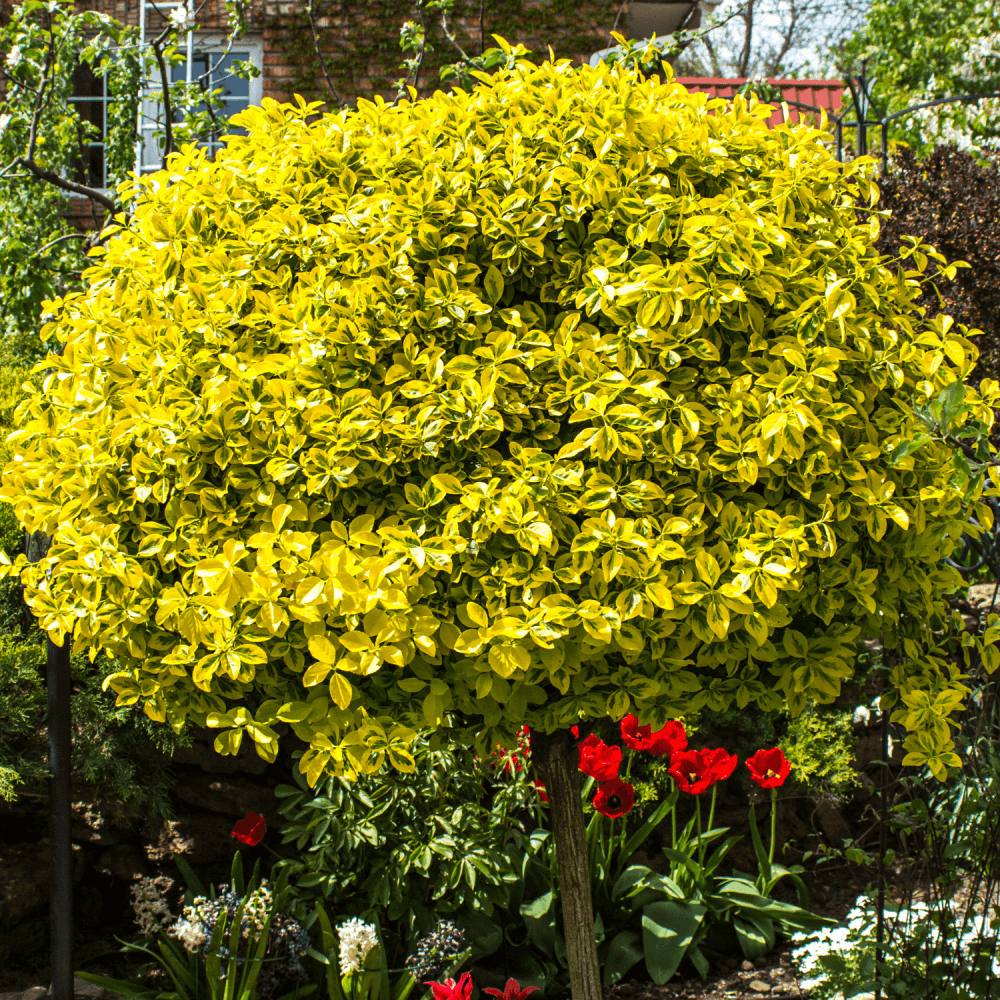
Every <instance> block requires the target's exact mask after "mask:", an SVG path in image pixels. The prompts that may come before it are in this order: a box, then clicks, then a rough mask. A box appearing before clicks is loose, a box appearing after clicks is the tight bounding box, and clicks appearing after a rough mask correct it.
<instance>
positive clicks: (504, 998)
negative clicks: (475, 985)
mask: <svg viewBox="0 0 1000 1000" xmlns="http://www.w3.org/2000/svg"><path fill="white" fill-rule="evenodd" d="M537 989H538V987H537V986H526V987H525V988H524V989H523V990H522V989H521V984H520V983H519V982H518V981H517V980H516V979H508V980H507V986H506V987H505V988H504V989H503V991H501V990H495V989H493V988H492V987H490V986H484V987H483V993H489V995H490V996H491V997H499V998H500V1000H524V998H525V997H526V996H527V995H528V994H529V993H531V992H532V990H537Z"/></svg>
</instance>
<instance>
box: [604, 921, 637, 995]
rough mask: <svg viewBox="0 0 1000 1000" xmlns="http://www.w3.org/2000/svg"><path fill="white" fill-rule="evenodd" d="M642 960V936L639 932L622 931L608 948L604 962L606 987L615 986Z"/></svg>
mask: <svg viewBox="0 0 1000 1000" xmlns="http://www.w3.org/2000/svg"><path fill="white" fill-rule="evenodd" d="M641 960H642V935H641V934H640V933H639V932H638V931H621V932H620V933H619V934H616V935H615V936H614V938H613V939H612V941H611V946H610V948H608V957H607V959H606V960H605V962H604V985H605V986H614V984H615V983H617V982H618V980H619V979H621V978H622V977H623V976H624V975H625V974H626V973H627V972H628V971H629V970H630V969H631V968H632V966H633V965H635V964H636V962H639V961H641Z"/></svg>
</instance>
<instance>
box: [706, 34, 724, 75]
mask: <svg viewBox="0 0 1000 1000" xmlns="http://www.w3.org/2000/svg"><path fill="white" fill-rule="evenodd" d="M702 41H703V42H704V43H705V48H706V49H708V57H709V58H710V59H711V60H712V72H713V73H714V74H715V77H716V79H720V78H721V77H722V67H721V66H720V65H719V55H718V53H717V52H716V51H715V45H714V44H713V42H712V39H711V37H710V36H708V35H705V37H704V38H702Z"/></svg>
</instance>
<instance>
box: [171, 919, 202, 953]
mask: <svg viewBox="0 0 1000 1000" xmlns="http://www.w3.org/2000/svg"><path fill="white" fill-rule="evenodd" d="M170 933H171V934H172V935H173V936H174V937H175V938H177V940H178V941H180V943H181V944H182V945H184V949H185V951H197V950H198V949H199V948H200V947H201V946H202V945H203V944H204V943H205V942H206V941H207V940H208V935H207V934H206V933H205V928H204V926H203V925H202V924H201V923H197V924H194V923H191V921H190V920H183V919H178V921H177V923H175V924H174V926H173V927H172V928H171V929H170Z"/></svg>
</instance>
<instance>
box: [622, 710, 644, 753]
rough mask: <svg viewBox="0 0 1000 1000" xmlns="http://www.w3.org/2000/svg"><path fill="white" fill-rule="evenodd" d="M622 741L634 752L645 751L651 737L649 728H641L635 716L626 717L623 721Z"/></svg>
mask: <svg viewBox="0 0 1000 1000" xmlns="http://www.w3.org/2000/svg"><path fill="white" fill-rule="evenodd" d="M621 729H622V739H623V740H624V741H625V743H626V745H627V746H630V747H631V748H632V749H633V750H645V749H646V746H647V742H646V741H647V740H648V739H649V736H650V727H649V726H640V725H639V720H638V719H637V718H636V717H635V716H634V715H626V716H625V718H624V719H622V725H621Z"/></svg>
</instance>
